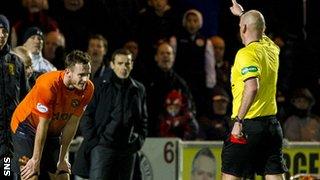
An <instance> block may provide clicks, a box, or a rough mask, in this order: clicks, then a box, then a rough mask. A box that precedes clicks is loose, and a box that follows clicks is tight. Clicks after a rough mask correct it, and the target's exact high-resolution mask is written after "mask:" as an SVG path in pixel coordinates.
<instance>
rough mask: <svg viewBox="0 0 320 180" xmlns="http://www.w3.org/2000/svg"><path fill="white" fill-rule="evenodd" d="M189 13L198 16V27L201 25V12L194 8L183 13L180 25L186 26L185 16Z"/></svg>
mask: <svg viewBox="0 0 320 180" xmlns="http://www.w3.org/2000/svg"><path fill="white" fill-rule="evenodd" d="M189 14H194V15H196V16H197V17H198V19H199V23H200V28H201V27H202V25H203V18H202V14H201V12H200V11H198V10H196V9H190V10H188V11H187V12H185V13H184V15H183V19H182V25H183V27H186V24H187V16H188V15H189Z"/></svg>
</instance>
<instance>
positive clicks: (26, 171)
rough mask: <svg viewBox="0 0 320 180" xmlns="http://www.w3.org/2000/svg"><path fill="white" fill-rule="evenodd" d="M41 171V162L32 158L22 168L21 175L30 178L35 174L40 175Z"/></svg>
mask: <svg viewBox="0 0 320 180" xmlns="http://www.w3.org/2000/svg"><path fill="white" fill-rule="evenodd" d="M39 172H40V162H39V161H36V160H34V159H33V158H31V159H29V160H28V162H27V164H26V165H25V166H23V167H22V168H21V177H22V179H29V178H31V177H32V176H34V175H39Z"/></svg>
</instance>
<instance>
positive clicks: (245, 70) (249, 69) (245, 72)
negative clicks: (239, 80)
mask: <svg viewBox="0 0 320 180" xmlns="http://www.w3.org/2000/svg"><path fill="white" fill-rule="evenodd" d="M257 71H258V68H257V67H256V66H249V67H245V68H242V69H241V74H242V75H245V74H247V73H248V72H257Z"/></svg>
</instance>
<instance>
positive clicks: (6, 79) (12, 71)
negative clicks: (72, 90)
mask: <svg viewBox="0 0 320 180" xmlns="http://www.w3.org/2000/svg"><path fill="white" fill-rule="evenodd" d="M9 33H10V24H9V21H8V19H7V18H6V17H5V16H3V15H0V168H1V169H3V165H4V162H3V160H4V157H12V141H11V130H10V120H11V116H12V113H13V111H14V109H15V108H16V107H17V105H18V103H19V102H20V100H21V99H22V98H23V97H24V95H25V94H26V93H27V92H26V78H25V73H24V66H23V63H22V62H21V61H20V59H19V58H18V56H16V55H15V54H13V53H11V51H10V46H9V45H8V44H7V41H8V37H9ZM0 179H5V178H3V177H2V176H1V175H0Z"/></svg>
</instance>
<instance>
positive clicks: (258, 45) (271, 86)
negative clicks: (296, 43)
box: [231, 36, 280, 119]
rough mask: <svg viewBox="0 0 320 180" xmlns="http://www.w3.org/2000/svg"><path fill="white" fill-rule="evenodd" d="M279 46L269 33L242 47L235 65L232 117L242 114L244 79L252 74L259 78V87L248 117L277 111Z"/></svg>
mask: <svg viewBox="0 0 320 180" xmlns="http://www.w3.org/2000/svg"><path fill="white" fill-rule="evenodd" d="M279 53H280V49H279V47H278V46H277V45H276V44H274V42H273V41H272V40H271V39H269V38H268V37H267V36H263V38H262V39H261V40H260V41H258V42H252V43H250V44H248V45H247V46H246V47H244V48H242V49H240V50H239V51H238V53H237V55H236V59H235V62H234V66H233V67H232V69H231V87H232V95H233V108H232V117H233V118H234V117H235V116H237V115H238V111H239V107H240V104H241V100H242V93H243V91H244V81H245V80H246V79H248V78H251V77H257V78H258V79H259V90H258V93H257V95H256V97H255V99H254V101H253V104H252V105H251V107H250V109H249V111H248V113H247V114H246V116H245V118H246V119H252V118H255V117H261V116H268V115H275V114H276V113H277V104H276V97H275V96H276V84H277V79H278V68H279Z"/></svg>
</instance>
